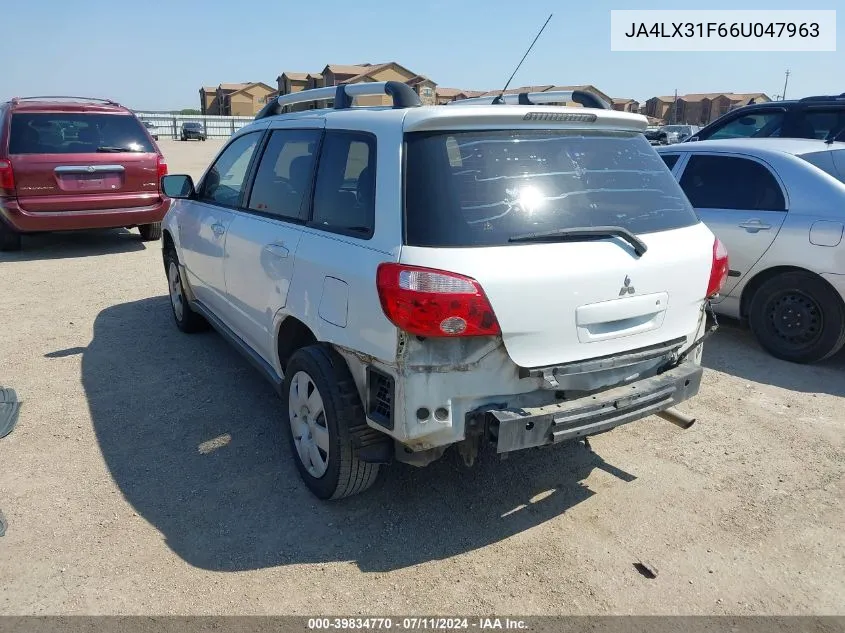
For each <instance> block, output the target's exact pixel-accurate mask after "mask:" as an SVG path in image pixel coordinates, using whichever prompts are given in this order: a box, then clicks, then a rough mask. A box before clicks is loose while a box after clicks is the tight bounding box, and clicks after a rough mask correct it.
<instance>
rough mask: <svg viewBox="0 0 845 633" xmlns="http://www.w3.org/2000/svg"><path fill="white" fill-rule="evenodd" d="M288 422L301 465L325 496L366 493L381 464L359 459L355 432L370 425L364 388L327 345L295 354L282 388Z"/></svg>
mask: <svg viewBox="0 0 845 633" xmlns="http://www.w3.org/2000/svg"><path fill="white" fill-rule="evenodd" d="M282 395H283V406H284V415H285V416H286V418H287V422H288V423H287V424H285V427H286V432H287V435H288V440H289V443H290V447H291V451H292V452H293V454H294V456H295V457H294V459H295V461H296V467H297V469H298V470H299V474H300V476H301V477H302V479H303V481H304V482H305V485H306V486H308V488H309V489H310V490H311V492H313V493H314V494H315V495H316V496H317V497H319V498H320V499H340V498H342V497H349V496H352V495H356V494H358V493H360V492H363V491H364V490H366V489H367V488H369V487H370V486H372V485H373V484H374V483H375V481H376V478H377V477H378V472H379V465H378V464H371V463H367V462H363V461H361V460H359V459H358V452H357V449H356V448H355V446H354V440H355V436H356V435H357V434H359V433H361V432H363V431H366V430H367V429H368V427H367V423H366V421H365V418H364V409H363V407H362V406H361V399H360V398H359V396H358V390H357V389H356V387H355V383H354V381H353V380H352V375H351V374H350V373H349V368H348V367H347V366H346V362H345V361H344V360H343V358H341V357H340V356H339V355H338V354H337V352H335V351H334V350H332V349H331V348H329V347H326V346H324V345H310V346H308V347H304V348H302V349H300V350H298V351H297V352H295V353H294V354H293V356H291V359H290V361H289V362H288V365H287V368H286V369H285V385H284V389H283V391H282Z"/></svg>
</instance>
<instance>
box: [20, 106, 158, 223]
mask: <svg viewBox="0 0 845 633" xmlns="http://www.w3.org/2000/svg"><path fill="white" fill-rule="evenodd" d="M9 158H10V160H11V161H12V169H13V171H14V175H15V185H16V194H17V197H18V203H19V204H20V206H21V208H22V209H23V210H25V211H29V212H62V211H81V210H99V209H118V208H126V207H144V206H150V205H154V204H157V203H158V202H159V201H160V200H161V195H160V193H159V184H158V173H159V154H158V152H157V151H156V149H155V146H154V145H153V143H152V141H151V140H150V137H149V135H148V134H147V132H146V130H145V129H144V127H143V125H142V124H141V123H140V122H139V121H138V119H136V118H135V117H134V116H133V115H131V114H129V113H126V112H115V113H111V112H102V111H100V112H97V111H95V112H78V111H72V112H68V111H57V112H30V111H18V112H14V113H13V114H12V121H11V126H10V130H9Z"/></svg>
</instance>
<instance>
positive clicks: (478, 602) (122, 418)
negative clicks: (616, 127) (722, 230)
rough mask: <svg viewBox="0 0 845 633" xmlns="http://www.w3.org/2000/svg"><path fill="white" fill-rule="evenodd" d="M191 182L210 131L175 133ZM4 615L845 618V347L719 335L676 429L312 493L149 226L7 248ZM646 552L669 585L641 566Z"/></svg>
mask: <svg viewBox="0 0 845 633" xmlns="http://www.w3.org/2000/svg"><path fill="white" fill-rule="evenodd" d="M161 146H162V148H163V149H164V151H165V153H166V155H167V158H168V162H169V165H170V171H171V173H179V172H188V173H192V174H193V175H195V176H198V175H199V174H200V173H201V171H202V169H203V167H204V166H205V164H206V163H207V162H208V160H209V158H210V157H211V155H212V154H213V153H214V152H215V151H216V149H217V148H218V147H219V146H220V142H218V141H208V142H207V143H179V142H173V141H162V142H161ZM0 270H2V273H3V274H2V275H0V298H2V300H0V322H2V323H3V337H2V343H0V384H4V385H7V386H11V387H14V388H15V389H16V390H17V392H18V394H19V396H20V397H21V399H23V400H24V405H23V409H22V413H21V417H20V421H19V424H18V426H17V428H16V429H15V430H14V431H13V432H12V434H11V435H9V436H8V437H6V438H5V439H3V440H0V510H2V512H3V513H4V514H5V516H6V518H7V519H8V522H9V527H8V531H7V533H6V535H5V536H4V537H2V538H0V613H2V614H242V613H244V614H245V613H250V614H299V615H302V614H314V613H326V612H329V613H335V614H346V615H353V614H357V613H362V612H363V613H370V614H376V615H378V614H381V615H384V614H402V613H406V614H407V613H409V612H417V613H432V614H444V615H446V614H456V613H461V614H467V615H470V614H489V613H491V612H495V613H497V614H501V615H505V614H522V615H531V614H564V613H576V614H598V613H602V614H605V613H614V614H633V613H636V614H721V613H731V614H845V599H843V596H845V537H844V536H843V529H842V528H843V525H845V513H843V496H845V495H843V493H844V492H845V489H844V488H843V471H845V458H843V455H844V454H845V453H843V448H845V433H843V427H845V357H843V356H842V355H840V356H839V357H838V358H835V359H833V360H832V361H829V362H827V363H825V364H822V365H818V366H814V367H802V366H795V365H790V364H787V363H783V362H780V361H777V360H775V359H773V358H770V357H768V356H767V355H765V354H764V353H763V352H761V351H760V350H759V349H758V347H757V346H756V344H755V343H754V342H753V340H752V339H751V337H750V336H749V335H748V333H747V332H746V331H744V330H742V329H740V328H739V327H738V326H736V325H729V326H727V327H725V328H723V330H722V331H720V332H719V333H718V334H717V335H716V336H715V337H713V339H711V340H710V341H708V343H707V345H706V351H705V355H704V363H705V365H706V367H707V371H706V373H705V377H704V383H703V385H702V391H701V394H700V395H699V396H698V397H697V398H696V399H694V400H693V401H692V402H690V403H689V404H687V405H685V406H684V407H683V409H684V410H685V411H686V412H688V413H691V414H693V415H695V416H697V417H698V418H699V421H698V422H697V423H696V425H695V426H693V427H692V428H691V429H690V430H688V431H682V430H680V429H678V428H677V427H675V426H673V425H671V424H668V423H666V422H664V421H662V420H660V419H658V418H649V419H648V420H645V421H642V422H639V423H636V424H633V425H629V426H627V427H623V428H621V429H618V430H616V431H614V432H612V433H609V434H605V435H602V436H599V437H597V438H595V439H594V440H593V442H592V444H593V452H588V451H587V450H585V449H584V448H583V447H582V446H580V445H573V446H560V447H554V448H549V449H543V450H534V451H528V452H524V453H521V454H514V455H512V456H511V457H510V458H509V459H508V460H506V461H499V460H498V459H497V458H496V457H495V455H492V454H486V455H484V456H483V458H482V461H481V463H480V464H479V465H478V466H476V468H475V469H472V470H467V469H465V468H463V467H462V466H461V465H459V463H458V461H457V460H456V459H451V458H447V459H444V460H442V461H441V462H438V463H436V464H434V465H432V466H430V467H429V468H425V469H414V468H412V467H410V466H403V465H397V466H393V467H391V468H390V469H389V470H388V471H387V473H386V475H387V476H386V477H384V478H383V479H382V481H381V482H380V483H379V484H378V485H377V487H376V488H375V489H374V490H372V491H371V492H369V493H367V494H365V495H364V496H360V497H355V498H352V499H348V500H345V501H342V502H337V503H320V502H317V501H316V500H315V499H313V498H312V497H311V496H310V494H309V493H308V492H307V491H306V489H305V487H304V486H303V485H302V484H301V483H300V481H299V479H298V476H297V473H296V469H295V467H294V464H293V462H292V461H291V460H292V458H291V457H290V456H289V455H288V453H287V450H286V447H285V446H284V445H283V442H282V435H281V430H280V426H279V420H280V413H279V410H280V407H279V401H278V399H277V398H276V396H274V394H273V393H272V391H271V389H270V387H269V386H267V385H266V384H264V383H263V382H262V380H261V378H260V377H259V376H258V374H257V373H256V372H255V371H254V370H253V369H252V368H251V367H250V366H249V365H248V364H247V362H246V361H244V360H242V359H241V357H240V356H238V355H237V354H236V353H235V352H234V351H233V350H231V349H230V348H229V347H228V346H227V344H226V343H225V342H224V341H223V340H222V339H221V338H220V337H219V336H217V335H215V334H214V333H205V334H201V335H196V336H184V335H182V334H180V333H179V332H178V331H177V330H176V328H175V326H174V325H173V323H172V322H171V315H170V311H169V306H168V300H167V297H166V284H165V277H164V272H163V267H162V264H161V255H160V249H159V246H158V244H143V243H141V242H140V241H139V240H138V238H137V233H136V232H135V231H131V232H128V231H100V232H86V233H76V234H54V235H43V236H37V237H30V238H27V239H25V242H24V251H23V252H21V253H15V254H3V255H0ZM639 561H643V562H645V563H647V564H649V565H651V566H652V567H654V568H656V570H657V577H656V578H647V577H645V576H644V575H642V574H641V573H640V572H638V571H637V569H636V568H635V563H637V562H639Z"/></svg>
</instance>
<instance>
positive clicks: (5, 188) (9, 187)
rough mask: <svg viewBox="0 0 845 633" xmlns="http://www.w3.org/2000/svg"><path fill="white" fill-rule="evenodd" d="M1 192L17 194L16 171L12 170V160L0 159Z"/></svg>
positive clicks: (8, 194)
mask: <svg viewBox="0 0 845 633" xmlns="http://www.w3.org/2000/svg"><path fill="white" fill-rule="evenodd" d="M0 194H3V195H4V196H13V195H15V172H14V171H12V161H10V160H6V159H5V158H3V159H0Z"/></svg>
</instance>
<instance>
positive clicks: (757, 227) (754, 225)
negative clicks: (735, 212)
mask: <svg viewBox="0 0 845 633" xmlns="http://www.w3.org/2000/svg"><path fill="white" fill-rule="evenodd" d="M739 227H740V228H742V229H745V230H746V231H751V232H756V231H768V230H769V229H770V228H772V225H771V224H763V223H762V222H760V220H746V221H745V222H740V223H739Z"/></svg>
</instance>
